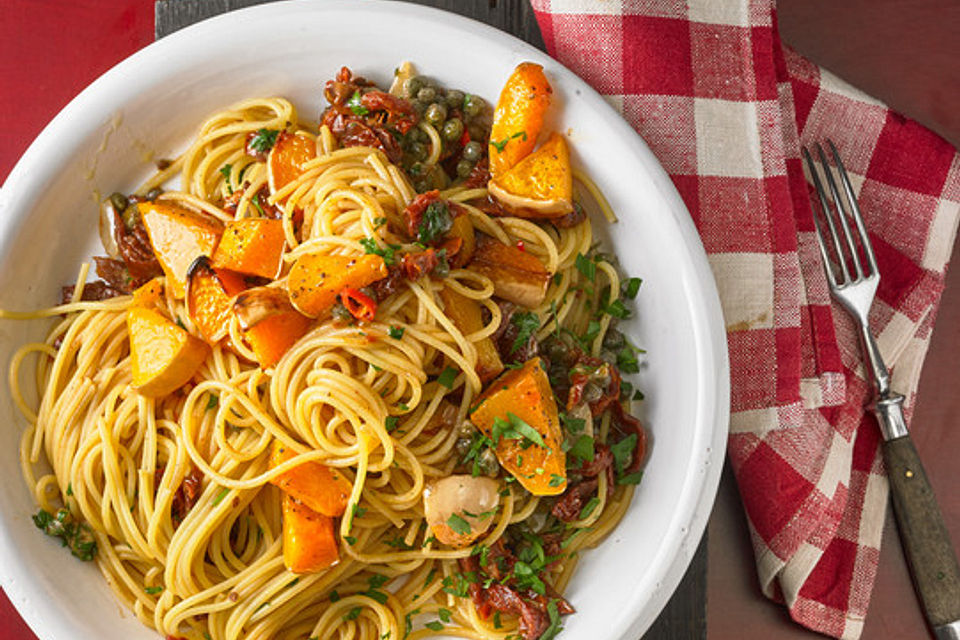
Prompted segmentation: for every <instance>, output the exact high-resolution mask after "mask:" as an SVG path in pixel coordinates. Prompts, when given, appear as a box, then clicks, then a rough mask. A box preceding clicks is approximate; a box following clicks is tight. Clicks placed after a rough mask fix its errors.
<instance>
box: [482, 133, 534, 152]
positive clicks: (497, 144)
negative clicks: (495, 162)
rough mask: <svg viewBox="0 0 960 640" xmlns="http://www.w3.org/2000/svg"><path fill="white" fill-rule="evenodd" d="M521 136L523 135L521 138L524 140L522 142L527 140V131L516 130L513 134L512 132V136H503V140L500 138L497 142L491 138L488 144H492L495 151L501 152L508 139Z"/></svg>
mask: <svg viewBox="0 0 960 640" xmlns="http://www.w3.org/2000/svg"><path fill="white" fill-rule="evenodd" d="M521 136H523V140H524V142H526V140H527V132H526V131H517V132H516V133H515V134H513V135H512V136H509V137H507V138H504V139H503V140H500V141H499V142H497V141H496V140H491V141H490V144H491V145H492V146H493V148H494V149H496V150H497V153H503V150H504V149H505V148H506V146H507V143H508V142H510V141H511V140H513V139H514V138H519V137H521Z"/></svg>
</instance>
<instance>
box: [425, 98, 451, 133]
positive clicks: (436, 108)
mask: <svg viewBox="0 0 960 640" xmlns="http://www.w3.org/2000/svg"><path fill="white" fill-rule="evenodd" d="M424 117H425V118H426V119H427V122H429V123H430V124H432V125H433V126H435V127H439V126H440V125H442V124H443V121H444V120H446V119H447V107H446V105H443V104H440V103H439V102H434V103H433V104H431V105H430V106H429V107H427V111H426V113H425V114H424Z"/></svg>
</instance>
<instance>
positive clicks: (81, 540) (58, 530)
mask: <svg viewBox="0 0 960 640" xmlns="http://www.w3.org/2000/svg"><path fill="white" fill-rule="evenodd" d="M33 524H35V525H36V526H37V528H38V529H40V530H41V531H43V532H44V533H46V534H47V535H48V536H52V537H54V538H60V543H61V544H62V545H63V546H64V547H69V548H70V553H71V554H73V556H74V557H76V558H80V559H81V560H93V556H94V555H96V553H97V541H96V539H95V538H94V537H93V532H92V531H91V530H90V527H89V526H87V525H86V524H85V523H83V522H76V521H75V520H74V518H73V515H72V514H71V513H70V511H69V510H68V509H66V508H61V509H58V510H57V512H56V513H55V514H53V513H50V512H49V511H45V510H43V509H41V510H40V511H38V512H37V513H36V515H34V516H33Z"/></svg>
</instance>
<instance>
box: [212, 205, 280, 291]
mask: <svg viewBox="0 0 960 640" xmlns="http://www.w3.org/2000/svg"><path fill="white" fill-rule="evenodd" d="M286 241H287V238H286V236H285V235H284V233H283V221H281V220H272V219H270V218H243V219H241V220H231V221H230V222H228V223H227V226H226V228H225V229H224V230H223V235H222V236H221V237H220V243H219V244H217V249H216V251H214V252H213V258H212V260H211V265H212V266H213V268H214V269H230V270H231V271H238V272H240V273H246V274H248V275H251V276H262V277H264V278H270V279H273V278H276V277H277V274H279V273H280V262H281V260H282V256H283V246H284V244H285V243H286Z"/></svg>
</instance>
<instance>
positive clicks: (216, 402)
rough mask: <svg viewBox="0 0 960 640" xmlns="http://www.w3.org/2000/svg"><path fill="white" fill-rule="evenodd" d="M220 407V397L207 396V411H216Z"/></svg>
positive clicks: (212, 394)
mask: <svg viewBox="0 0 960 640" xmlns="http://www.w3.org/2000/svg"><path fill="white" fill-rule="evenodd" d="M218 406H220V397H219V396H217V395H216V394H214V393H211V394H210V395H209V396H207V411H210V410H211V409H216V408H217V407H218Z"/></svg>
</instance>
